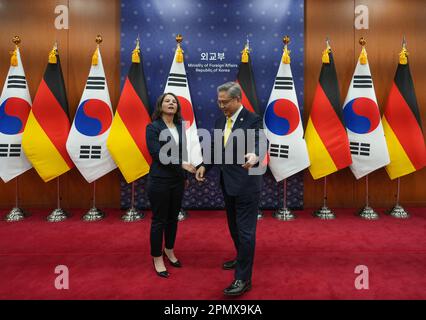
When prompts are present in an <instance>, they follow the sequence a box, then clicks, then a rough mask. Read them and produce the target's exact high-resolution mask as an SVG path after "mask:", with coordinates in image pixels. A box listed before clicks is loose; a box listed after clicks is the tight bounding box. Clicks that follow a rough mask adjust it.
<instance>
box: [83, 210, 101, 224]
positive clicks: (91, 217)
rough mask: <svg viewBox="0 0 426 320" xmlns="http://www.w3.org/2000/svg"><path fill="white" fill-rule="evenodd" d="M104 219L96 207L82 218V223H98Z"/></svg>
mask: <svg viewBox="0 0 426 320" xmlns="http://www.w3.org/2000/svg"><path fill="white" fill-rule="evenodd" d="M103 218H105V214H104V213H103V212H102V211H101V210H99V209H98V208H96V207H93V208H91V209H90V210H89V211H87V213H86V214H85V215H84V216H83V218H82V219H83V220H84V221H98V220H101V219H103Z"/></svg>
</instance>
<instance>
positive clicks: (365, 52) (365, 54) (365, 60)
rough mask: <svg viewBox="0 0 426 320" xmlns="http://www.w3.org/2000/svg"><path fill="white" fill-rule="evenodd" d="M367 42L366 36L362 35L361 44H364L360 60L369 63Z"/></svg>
mask: <svg viewBox="0 0 426 320" xmlns="http://www.w3.org/2000/svg"><path fill="white" fill-rule="evenodd" d="M366 43H367V41H365V39H364V37H361V38H360V39H359V44H360V45H361V46H362V50H361V54H360V55H359V62H360V63H361V64H367V62H368V59H367V51H366V50H365V44H366Z"/></svg>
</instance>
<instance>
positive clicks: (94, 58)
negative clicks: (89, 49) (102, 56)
mask: <svg viewBox="0 0 426 320" xmlns="http://www.w3.org/2000/svg"><path fill="white" fill-rule="evenodd" d="M95 41H96V49H95V52H94V53H93V56H92V66H97V65H98V63H99V45H100V44H101V43H102V41H103V39H102V36H101V35H100V34H98V35H97V36H96V39H95Z"/></svg>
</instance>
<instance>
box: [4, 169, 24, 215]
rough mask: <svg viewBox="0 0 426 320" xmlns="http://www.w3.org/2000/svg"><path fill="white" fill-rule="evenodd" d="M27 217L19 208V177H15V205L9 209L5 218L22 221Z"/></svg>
mask: <svg viewBox="0 0 426 320" xmlns="http://www.w3.org/2000/svg"><path fill="white" fill-rule="evenodd" d="M23 219H25V213H24V211H23V210H22V209H20V208H19V181H18V177H16V178H15V207H14V208H12V210H10V211H9V213H8V214H7V215H6V217H5V220H6V221H7V222H14V221H21V220H23Z"/></svg>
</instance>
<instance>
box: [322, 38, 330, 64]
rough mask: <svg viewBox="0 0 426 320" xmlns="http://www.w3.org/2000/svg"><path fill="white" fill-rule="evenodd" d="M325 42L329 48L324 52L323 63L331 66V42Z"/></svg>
mask: <svg viewBox="0 0 426 320" xmlns="http://www.w3.org/2000/svg"><path fill="white" fill-rule="evenodd" d="M325 42H326V44H327V47H326V48H325V50H324V51H323V52H322V63H325V64H330V52H331V47H330V41H329V40H328V38H327V39H326V40H325Z"/></svg>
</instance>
